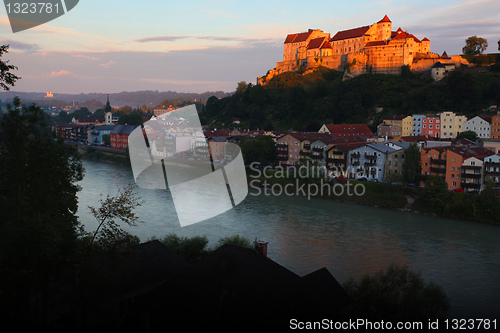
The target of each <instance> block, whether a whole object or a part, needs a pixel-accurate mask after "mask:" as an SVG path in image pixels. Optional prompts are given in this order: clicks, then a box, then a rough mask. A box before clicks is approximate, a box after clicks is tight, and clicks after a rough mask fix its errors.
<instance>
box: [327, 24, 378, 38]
mask: <svg viewBox="0 0 500 333" xmlns="http://www.w3.org/2000/svg"><path fill="white" fill-rule="evenodd" d="M369 28H370V27H369V26H364V27H359V28H354V29H349V30H343V31H339V32H337V33H336V34H335V36H333V37H332V39H330V41H336V40H342V39H348V38H355V37H361V36H363V35H365V34H366V32H367V31H368V29H369Z"/></svg>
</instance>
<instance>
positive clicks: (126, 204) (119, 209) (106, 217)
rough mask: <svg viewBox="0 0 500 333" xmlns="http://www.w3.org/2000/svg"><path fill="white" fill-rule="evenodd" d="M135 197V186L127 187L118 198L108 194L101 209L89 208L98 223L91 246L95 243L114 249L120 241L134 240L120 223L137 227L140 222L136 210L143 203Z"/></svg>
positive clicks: (119, 192)
mask: <svg viewBox="0 0 500 333" xmlns="http://www.w3.org/2000/svg"><path fill="white" fill-rule="evenodd" d="M135 195H136V193H134V186H133V185H127V186H125V187H124V188H123V189H120V190H119V191H118V193H117V195H116V196H114V197H112V196H110V195H109V194H108V195H107V197H106V199H100V200H99V202H100V203H101V206H100V207H99V208H95V207H92V206H89V210H90V212H91V213H92V215H93V216H94V217H95V219H96V220H97V223H98V225H97V228H96V230H95V231H94V232H93V233H92V237H91V238H90V245H92V244H93V243H94V241H95V242H96V243H97V244H98V245H100V246H101V247H103V248H106V249H112V248H113V247H115V246H116V244H117V243H118V242H119V241H121V240H123V239H129V238H133V237H131V236H130V234H129V233H128V232H126V231H124V230H123V229H122V228H121V227H120V225H119V223H118V221H121V222H124V223H126V224H127V225H129V226H136V225H137V223H138V222H140V221H139V217H138V216H137V215H136V214H135V212H134V209H135V208H136V207H138V206H141V205H142V201H141V200H140V198H137V197H136V196H135Z"/></svg>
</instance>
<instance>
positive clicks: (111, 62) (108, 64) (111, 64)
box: [100, 60, 116, 68]
mask: <svg viewBox="0 0 500 333" xmlns="http://www.w3.org/2000/svg"><path fill="white" fill-rule="evenodd" d="M115 64H116V62H115V61H113V60H110V61H108V62H107V63H105V64H100V65H101V66H102V67H105V68H109V67H111V66H113V65H115Z"/></svg>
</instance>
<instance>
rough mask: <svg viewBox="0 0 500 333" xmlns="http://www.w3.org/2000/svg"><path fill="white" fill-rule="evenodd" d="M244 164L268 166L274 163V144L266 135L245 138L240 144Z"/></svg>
mask: <svg viewBox="0 0 500 333" xmlns="http://www.w3.org/2000/svg"><path fill="white" fill-rule="evenodd" d="M240 147H241V151H242V154H243V158H244V160H245V164H246V165H249V164H251V163H253V162H259V163H260V165H268V164H270V163H272V162H273V161H274V156H275V143H274V141H273V139H272V138H271V137H270V136H268V135H263V136H259V137H257V138H251V137H246V138H244V139H243V140H242V142H241V143H240Z"/></svg>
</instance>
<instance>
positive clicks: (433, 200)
mask: <svg viewBox="0 0 500 333" xmlns="http://www.w3.org/2000/svg"><path fill="white" fill-rule="evenodd" d="M422 199H423V200H424V202H425V203H426V206H427V207H429V208H430V209H431V211H432V212H433V213H437V214H439V215H440V214H442V213H443V212H444V209H445V207H446V204H447V202H448V184H447V183H446V181H445V180H444V179H443V178H442V177H440V176H429V178H427V180H426V181H425V187H424V189H423V191H422Z"/></svg>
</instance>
